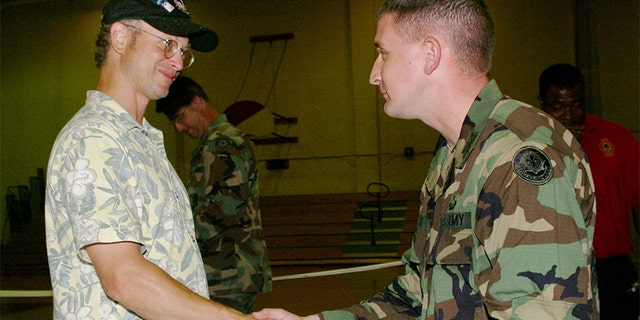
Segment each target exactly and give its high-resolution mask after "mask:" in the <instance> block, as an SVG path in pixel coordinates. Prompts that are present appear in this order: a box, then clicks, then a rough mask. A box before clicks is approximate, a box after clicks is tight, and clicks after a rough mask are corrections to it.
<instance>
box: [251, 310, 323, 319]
mask: <svg viewBox="0 0 640 320" xmlns="http://www.w3.org/2000/svg"><path fill="white" fill-rule="evenodd" d="M251 315H252V316H253V317H254V318H256V320H267V319H271V320H320V317H319V316H318V315H317V314H314V315H310V316H306V317H300V316H298V315H295V314H293V313H291V312H289V311H287V310H284V309H262V310H260V311H258V312H254V313H252V314H251Z"/></svg>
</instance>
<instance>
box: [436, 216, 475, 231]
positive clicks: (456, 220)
mask: <svg viewBox="0 0 640 320" xmlns="http://www.w3.org/2000/svg"><path fill="white" fill-rule="evenodd" d="M470 228H471V212H450V213H447V214H446V215H445V216H444V217H442V218H440V230H443V229H470Z"/></svg>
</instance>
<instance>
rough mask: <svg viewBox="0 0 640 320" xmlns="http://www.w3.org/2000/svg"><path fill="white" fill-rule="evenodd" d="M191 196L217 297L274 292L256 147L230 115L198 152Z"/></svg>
mask: <svg viewBox="0 0 640 320" xmlns="http://www.w3.org/2000/svg"><path fill="white" fill-rule="evenodd" d="M187 191H188V192H189V197H190V199H191V206H192V208H193V214H194V221H195V227H196V236H197V240H198V244H199V245H200V252H201V253H202V257H203V260H204V264H205V270H206V272H207V280H208V283H209V290H210V294H211V296H212V297H215V296H221V295H227V294H230V293H258V292H267V291H271V287H272V283H271V268H270V266H269V260H268V257H267V249H266V245H265V241H264V234H263V231H262V221H261V217H260V208H259V194H258V168H257V161H256V158H255V152H254V148H253V144H252V143H251V141H250V140H249V139H248V138H246V137H245V135H244V134H243V133H242V132H241V131H240V130H238V129H237V128H235V127H234V126H233V125H232V124H231V123H229V122H228V121H227V117H226V116H225V115H220V116H219V117H218V118H216V119H215V120H214V121H213V122H212V123H211V125H210V126H209V128H208V129H207V132H206V133H205V134H204V136H203V138H202V139H201V140H200V143H199V145H198V147H197V148H196V149H195V150H194V152H193V158H192V160H191V177H190V180H189V183H188V185H187Z"/></svg>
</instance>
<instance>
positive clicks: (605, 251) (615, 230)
mask: <svg viewBox="0 0 640 320" xmlns="http://www.w3.org/2000/svg"><path fill="white" fill-rule="evenodd" d="M584 125H585V128H584V131H582V146H583V148H584V150H585V152H586V153H587V156H588V158H589V165H590V166H591V173H592V175H593V180H594V183H595V189H596V190H595V193H596V230H595V235H594V240H593V245H594V248H595V254H596V258H607V257H611V256H615V255H619V254H627V253H629V252H631V251H632V250H633V243H632V241H631V233H630V231H629V222H630V216H631V209H632V208H634V207H636V206H638V205H640V158H639V154H640V148H639V145H638V141H637V140H636V138H635V137H634V136H633V134H632V133H631V132H630V131H629V130H628V129H626V128H625V127H623V126H622V125H620V124H618V123H615V122H612V121H609V120H606V119H603V118H601V117H598V116H595V115H591V114H587V115H586V118H585V122H584Z"/></svg>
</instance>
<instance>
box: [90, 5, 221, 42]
mask: <svg viewBox="0 0 640 320" xmlns="http://www.w3.org/2000/svg"><path fill="white" fill-rule="evenodd" d="M124 19H140V20H143V21H144V22H146V23H148V24H150V25H151V26H153V27H154V28H156V29H158V30H160V31H162V32H164V33H166V34H171V35H174V36H180V37H187V38H189V42H190V43H191V48H193V49H194V50H197V51H202V52H209V51H213V50H214V49H215V48H216V47H217V46H218V34H216V33H215V32H214V31H213V30H211V29H207V28H205V27H203V26H201V25H199V24H196V23H194V22H193V21H191V17H190V16H189V10H187V7H186V6H185V5H184V2H183V1H182V0H110V1H109V3H107V4H106V5H105V6H104V8H102V23H106V24H111V23H114V22H117V21H120V20H124Z"/></svg>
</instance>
